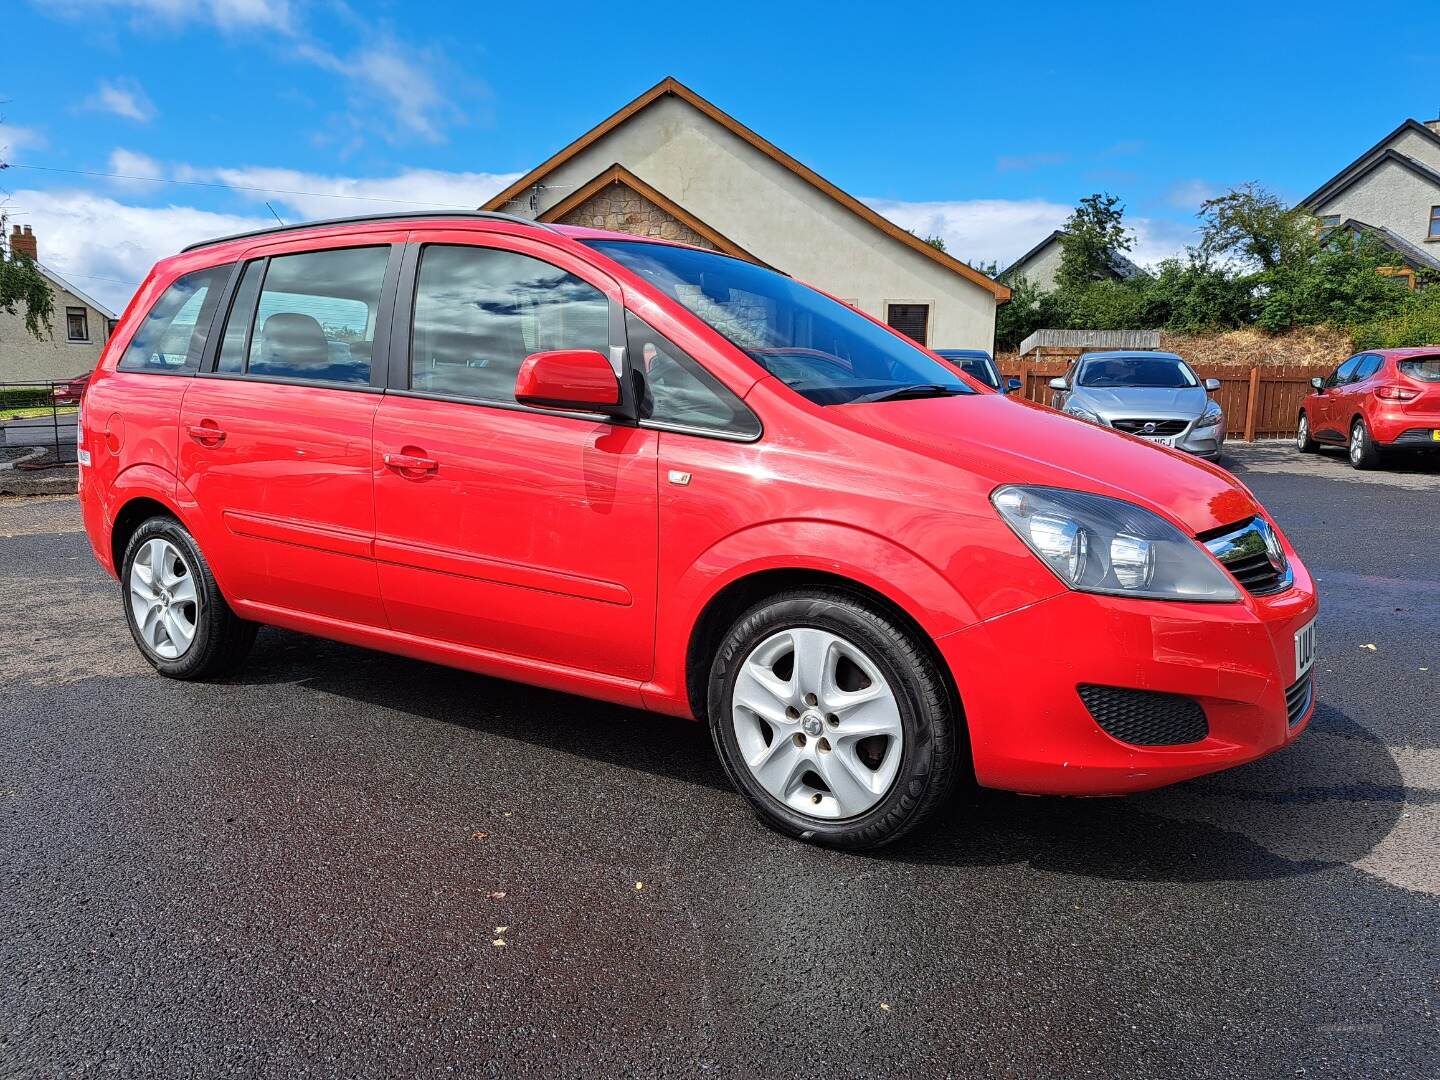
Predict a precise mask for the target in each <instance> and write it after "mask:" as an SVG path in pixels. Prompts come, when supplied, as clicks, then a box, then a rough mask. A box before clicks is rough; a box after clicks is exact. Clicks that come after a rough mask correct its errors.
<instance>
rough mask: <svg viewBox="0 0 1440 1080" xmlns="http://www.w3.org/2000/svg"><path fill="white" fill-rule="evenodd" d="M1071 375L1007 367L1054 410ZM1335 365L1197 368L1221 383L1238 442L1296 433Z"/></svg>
mask: <svg viewBox="0 0 1440 1080" xmlns="http://www.w3.org/2000/svg"><path fill="white" fill-rule="evenodd" d="M1069 370H1070V365H1069V364H1068V363H1039V364H1033V363H1024V362H1021V363H1019V364H1014V365H1006V366H1005V369H1004V370H1002V371H1001V375H1002V376H1003V377H1004V378H1007V379H1010V378H1015V379H1019V380H1020V384H1021V387H1022V389H1021V390H1020V391H1019V392H1020V393H1023V394H1024V395H1025V396H1026V397H1027V398H1029V399H1030V400H1031V401H1038V402H1039V403H1040V404H1042V405H1049V404H1050V399H1051V396H1052V395H1053V394H1054V393H1055V391H1053V390H1051V389H1050V380H1051V379H1055V378H1059V377H1060V376H1061V375H1064V374H1066V373H1067V372H1069ZM1331 370H1333V368H1332V367H1331V366H1330V365H1326V366H1319V367H1317V366H1313V365H1304V364H1292V365H1286V366H1283V367H1281V366H1267V367H1251V368H1241V367H1209V368H1204V367H1200V368H1196V369H1195V374H1196V375H1198V376H1200V378H1202V379H1219V380H1220V389H1219V390H1216V391H1215V392H1214V393H1213V394H1212V395H1211V397H1213V398H1214V399H1215V400H1216V401H1217V402H1219V403H1220V407H1221V408H1222V409H1224V410H1225V429H1226V431H1228V432H1229V434H1230V437H1231V438H1232V439H1245V440H1249V441H1253V440H1255V439H1275V438H1286V437H1288V436H1291V435H1294V434H1295V425H1296V420H1297V419H1298V418H1299V416H1300V402H1301V401H1303V400H1304V398H1305V395H1306V394H1308V393H1310V380H1311V378H1312V377H1314V376H1316V375H1320V376H1325V375H1329V374H1330V372H1331Z"/></svg>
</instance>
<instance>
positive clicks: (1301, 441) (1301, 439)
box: [1295, 412, 1319, 454]
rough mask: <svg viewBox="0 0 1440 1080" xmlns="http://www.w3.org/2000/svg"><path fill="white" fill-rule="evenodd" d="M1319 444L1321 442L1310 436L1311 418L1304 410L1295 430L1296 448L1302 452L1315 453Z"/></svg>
mask: <svg viewBox="0 0 1440 1080" xmlns="http://www.w3.org/2000/svg"><path fill="white" fill-rule="evenodd" d="M1318 446H1319V443H1317V442H1316V441H1315V440H1314V439H1312V438H1311V437H1310V418H1309V417H1308V416H1306V415H1305V414H1304V413H1303V412H1302V413H1301V414H1300V422H1299V425H1298V426H1297V428H1296V430H1295V449H1297V450H1299V451H1300V453H1302V454H1313V453H1314V452H1315V450H1316V448H1317V447H1318Z"/></svg>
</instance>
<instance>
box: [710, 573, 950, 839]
mask: <svg viewBox="0 0 1440 1080" xmlns="http://www.w3.org/2000/svg"><path fill="white" fill-rule="evenodd" d="M707 704H708V712H709V720H710V733H711V736H712V737H713V738H714V740H715V749H716V751H717V752H718V753H719V755H720V760H721V762H722V763H723V765H724V767H725V771H726V773H727V774H728V775H729V777H730V779H731V781H732V782H733V783H734V785H735V787H736V788H737V789H738V790H739V791H740V792H741V794H743V795H744V796H745V797H746V798H747V799H748V800H749V801H750V803H751V805H752V806H753V807H754V809H755V811H756V813H757V814H758V815H759V817H760V819H761V820H762V821H764V822H765V823H766V824H768V825H770V826H771V827H772V828H774V829H776V830H778V831H779V832H782V833H785V834H786V835H789V836H793V837H798V838H800V839H802V840H811V841H814V842H817V843H821V844H826V845H830V846H833V847H840V848H849V849H855V850H859V849H865V848H875V847H880V846H881V845H883V844H888V843H890V842H892V841H894V840H896V839H898V838H899V837H901V836H903V835H904V834H905V833H906V832H908V831H909V830H911V829H913V828H914V827H915V826H917V825H918V824H920V822H922V821H923V820H925V818H927V817H928V816H930V815H931V814H932V813H933V812H934V811H935V810H936V809H937V808H939V807H940V806H941V805H942V804H943V802H944V801H945V799H946V797H947V796H948V795H949V794H950V792H951V790H952V789H953V787H954V785H955V782H956V780H957V778H958V776H959V774H960V772H961V770H962V768H963V767H964V766H963V765H962V756H963V755H964V750H965V748H966V747H968V744H965V743H962V739H963V738H964V734H963V730H964V729H963V722H962V720H961V717H960V715H959V709H958V706H957V704H956V703H955V702H954V700H953V695H952V694H951V692H950V690H949V688H948V684H947V683H946V681H945V679H944V678H943V677H942V675H941V672H940V670H939V669H938V667H937V664H936V661H935V660H934V659H933V658H932V656H931V654H930V652H929V650H928V649H927V648H925V647H924V645H923V644H922V642H920V641H918V640H916V638H915V636H914V634H913V632H912V631H910V630H909V629H907V628H905V627H903V626H901V625H900V624H899V623H898V622H897V621H896V619H895V618H894V617H893V616H891V615H890V614H888V613H887V612H885V611H884V610H882V609H881V608H879V607H877V606H875V605H872V604H871V603H870V602H869V601H868V600H867V599H866V598H864V597H862V596H860V595H858V594H856V593H852V592H849V591H847V590H845V589H841V588H807V589H799V590H795V591H791V592H785V593H781V594H779V595H776V596H773V597H771V598H769V599H767V600H764V601H762V602H761V603H759V604H757V605H755V606H754V607H752V608H751V609H750V610H749V611H747V612H745V613H744V614H743V615H742V616H741V617H740V618H739V620H738V621H736V623H735V624H734V625H733V626H732V627H731V628H730V630H729V632H728V633H727V634H726V635H725V637H724V639H723V640H722V641H721V643H720V647H719V649H718V650H717V652H716V654H715V658H714V661H713V663H712V665H711V669H710V682H709V694H708V702H707ZM963 760H964V761H966V762H968V756H963Z"/></svg>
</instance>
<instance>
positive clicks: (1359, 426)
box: [1350, 416, 1380, 469]
mask: <svg viewBox="0 0 1440 1080" xmlns="http://www.w3.org/2000/svg"><path fill="white" fill-rule="evenodd" d="M1350 464H1351V465H1352V466H1353V467H1354V468H1357V469H1378V468H1379V467H1380V448H1379V447H1378V446H1376V445H1375V440H1374V439H1372V438H1371V437H1370V428H1369V426H1368V425H1367V424H1366V423H1365V418H1364V417H1363V416H1357V417H1356V418H1355V422H1354V423H1353V424H1351V425H1350Z"/></svg>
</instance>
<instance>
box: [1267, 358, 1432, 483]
mask: <svg viewBox="0 0 1440 1080" xmlns="http://www.w3.org/2000/svg"><path fill="white" fill-rule="evenodd" d="M1310 385H1311V386H1313V387H1314V388H1315V392H1314V393H1313V394H1309V395H1307V396H1306V398H1305V401H1304V403H1303V404H1302V405H1301V406H1300V419H1299V425H1298V428H1297V434H1296V436H1295V444H1296V446H1298V447H1299V448H1300V451H1301V452H1302V453H1307V454H1308V453H1310V452H1311V451H1313V450H1315V449H1316V448H1317V447H1319V446H1322V445H1327V446H1344V447H1346V448H1348V450H1349V452H1350V464H1351V465H1353V466H1354V467H1355V468H1357V469H1374V468H1378V467H1379V466H1380V465H1381V464H1382V463H1383V462H1384V460H1385V458H1386V455H1387V454H1389V452H1390V451H1392V450H1418V449H1424V448H1427V447H1429V448H1434V449H1440V349H1436V348H1427V349H1377V350H1376V351H1374V352H1363V353H1359V354H1358V355H1356V356H1352V357H1350V359H1348V360H1346V361H1345V362H1344V363H1343V364H1341V365H1340V366H1339V367H1337V368H1336V369H1335V370H1334V371H1332V372H1331V373H1330V375H1329V377H1328V378H1324V379H1321V378H1318V377H1317V378H1314V379H1311V380H1310Z"/></svg>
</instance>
